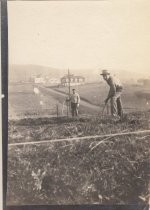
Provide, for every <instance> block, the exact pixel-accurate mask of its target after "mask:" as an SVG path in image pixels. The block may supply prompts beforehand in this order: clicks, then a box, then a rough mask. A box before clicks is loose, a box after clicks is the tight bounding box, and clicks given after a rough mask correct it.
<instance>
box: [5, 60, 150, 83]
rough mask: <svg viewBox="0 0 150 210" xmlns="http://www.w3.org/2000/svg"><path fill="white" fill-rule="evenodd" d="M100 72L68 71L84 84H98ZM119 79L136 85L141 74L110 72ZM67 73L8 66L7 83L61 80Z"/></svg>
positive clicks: (55, 69) (31, 66)
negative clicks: (53, 78) (50, 79)
mask: <svg viewBox="0 0 150 210" xmlns="http://www.w3.org/2000/svg"><path fill="white" fill-rule="evenodd" d="M100 72H101V71H100V70H98V69H70V73H71V74H75V75H79V76H84V77H85V79H86V82H100V81H102V78H101V77H100V75H99V74H100ZM112 72H113V73H112V74H115V75H116V76H118V77H119V78H120V80H121V81H122V82H129V83H136V82H137V80H138V79H140V78H143V73H142V72H135V71H132V72H129V71H126V70H116V71H112ZM67 73H68V70H67V69H57V68H53V67H49V66H40V65H32V64H31V65H10V66H9V81H11V82H19V81H29V79H30V78H31V77H33V76H38V75H42V76H49V77H55V78H61V77H62V76H64V75H65V74H67ZM148 77H150V74H147V75H145V78H148Z"/></svg>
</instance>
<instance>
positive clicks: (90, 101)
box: [9, 83, 150, 119]
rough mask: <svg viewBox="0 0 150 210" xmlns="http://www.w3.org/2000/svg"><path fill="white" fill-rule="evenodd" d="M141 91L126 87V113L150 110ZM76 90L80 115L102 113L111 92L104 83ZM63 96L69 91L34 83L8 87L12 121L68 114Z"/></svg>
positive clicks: (124, 105)
mask: <svg viewBox="0 0 150 210" xmlns="http://www.w3.org/2000/svg"><path fill="white" fill-rule="evenodd" d="M35 87H37V88H38V89H39V94H36V93H35V92H34V91H33V90H34V88H35ZM140 89H141V88H139V87H132V86H125V87H124V92H123V95H122V101H123V107H124V111H125V112H126V113H128V112H132V111H137V110H139V111H140V110H141V111H143V110H148V109H150V103H147V102H148V101H147V100H146V99H144V98H140V97H138V96H137V95H136V94H135V92H136V91H139V90H140ZM53 90H55V92H54V91H53ZM77 90H78V92H79V93H80V96H81V103H80V109H79V112H80V114H87V113H88V114H89V113H90V114H98V113H99V112H100V111H101V110H102V106H103V104H104V99H105V97H106V95H107V92H108V87H107V86H106V85H105V84H103V83H97V84H85V85H82V86H78V87H77ZM61 93H62V94H61ZM64 93H66V94H68V88H53V89H52V88H48V87H43V86H41V85H40V86H39V85H38V86H37V85H35V84H14V85H9V118H11V119H12V118H23V117H42V116H56V115H57V114H58V115H59V116H60V115H67V106H66V104H65V99H66V95H65V94H64ZM57 109H58V111H57ZM62 110H63V112H62Z"/></svg>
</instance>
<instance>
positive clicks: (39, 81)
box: [34, 76, 45, 84]
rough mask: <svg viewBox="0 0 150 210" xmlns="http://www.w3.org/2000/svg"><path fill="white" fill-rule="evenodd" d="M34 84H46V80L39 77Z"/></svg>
mask: <svg viewBox="0 0 150 210" xmlns="http://www.w3.org/2000/svg"><path fill="white" fill-rule="evenodd" d="M34 83H36V84H44V83H45V79H44V77H42V76H37V77H35V78H34Z"/></svg>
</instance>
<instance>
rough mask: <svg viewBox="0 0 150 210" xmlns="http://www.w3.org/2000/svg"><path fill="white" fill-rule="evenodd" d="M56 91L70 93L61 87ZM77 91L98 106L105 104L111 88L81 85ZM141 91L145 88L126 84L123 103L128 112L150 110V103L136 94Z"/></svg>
mask: <svg viewBox="0 0 150 210" xmlns="http://www.w3.org/2000/svg"><path fill="white" fill-rule="evenodd" d="M55 89H56V90H58V91H62V92H65V93H68V87H60V88H55ZM76 89H77V91H78V92H79V94H80V96H81V99H83V100H86V101H88V102H89V103H91V104H95V105H98V106H99V105H101V104H103V103H104V99H105V98H106V96H107V94H108V91H109V88H108V86H107V85H106V84H105V83H97V84H92V83H91V84H85V85H80V86H77V87H76ZM140 90H141V91H142V90H143V87H139V86H132V85H127V84H124V90H123V94H122V102H123V106H124V109H125V111H126V112H130V111H131V112H132V111H136V110H148V109H149V108H150V103H149V104H148V103H147V100H146V99H144V98H142V97H141V98H140V97H138V96H137V95H136V94H135V93H136V92H137V91H140Z"/></svg>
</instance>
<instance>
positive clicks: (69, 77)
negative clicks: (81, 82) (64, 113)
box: [68, 69, 70, 111]
mask: <svg viewBox="0 0 150 210" xmlns="http://www.w3.org/2000/svg"><path fill="white" fill-rule="evenodd" d="M68 88H69V100H70V72H69V69H68ZM69 111H70V101H69Z"/></svg>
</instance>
